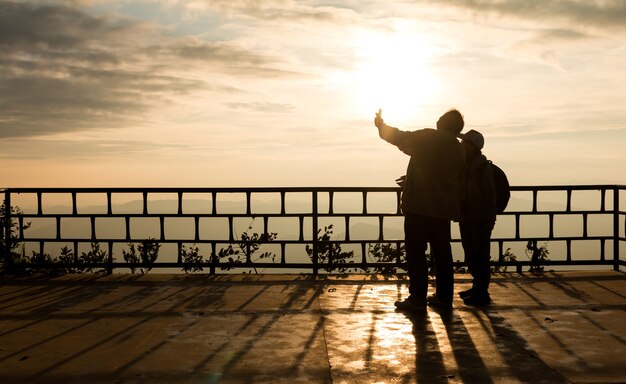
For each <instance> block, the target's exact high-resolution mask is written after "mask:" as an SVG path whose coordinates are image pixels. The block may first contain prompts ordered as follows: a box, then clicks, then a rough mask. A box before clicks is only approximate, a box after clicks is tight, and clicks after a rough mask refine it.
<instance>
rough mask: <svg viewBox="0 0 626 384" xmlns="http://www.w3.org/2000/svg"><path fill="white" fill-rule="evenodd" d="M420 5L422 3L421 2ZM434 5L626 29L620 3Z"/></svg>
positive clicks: (451, 1) (490, 0) (497, 0)
mask: <svg viewBox="0 0 626 384" xmlns="http://www.w3.org/2000/svg"><path fill="white" fill-rule="evenodd" d="M421 2H422V3H423V2H424V1H421ZM427 2H428V3H429V4H433V5H436V6H452V7H457V8H461V9H465V10H468V11H472V12H475V14H476V15H499V16H507V17H514V18H522V19H527V20H532V21H548V22H563V23H565V24H566V25H568V26H569V27H571V28H573V29H578V28H579V27H581V26H586V27H593V28H594V29H598V30H606V29H624V28H626V23H624V20H626V2H624V1H623V0H551V1H527V0H507V1H502V0H438V1H436V2H434V1H427Z"/></svg>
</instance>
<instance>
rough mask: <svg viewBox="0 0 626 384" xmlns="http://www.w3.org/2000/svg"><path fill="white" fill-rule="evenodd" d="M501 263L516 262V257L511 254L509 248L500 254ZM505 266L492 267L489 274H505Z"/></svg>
mask: <svg viewBox="0 0 626 384" xmlns="http://www.w3.org/2000/svg"><path fill="white" fill-rule="evenodd" d="M502 261H504V262H515V261H517V256H515V254H514V253H513V252H511V248H507V249H506V251H504V253H503V254H502ZM506 270H507V266H506V265H494V266H492V267H491V273H503V272H506Z"/></svg>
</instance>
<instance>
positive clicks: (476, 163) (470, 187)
mask: <svg viewBox="0 0 626 384" xmlns="http://www.w3.org/2000/svg"><path fill="white" fill-rule="evenodd" d="M497 212H498V208H497V205H496V186H495V183H494V181H493V171H492V169H491V167H490V166H489V163H488V161H487V158H486V157H485V156H484V155H478V156H475V157H474V158H472V159H471V160H470V161H469V162H468V163H467V164H466V166H465V170H464V171H463V177H462V178H461V221H465V220H495V219H496V215H497Z"/></svg>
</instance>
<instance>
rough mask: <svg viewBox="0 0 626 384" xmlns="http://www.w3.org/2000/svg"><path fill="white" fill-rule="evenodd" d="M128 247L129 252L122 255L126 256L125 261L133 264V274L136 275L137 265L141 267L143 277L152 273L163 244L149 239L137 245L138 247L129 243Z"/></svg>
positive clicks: (131, 269)
mask: <svg viewBox="0 0 626 384" xmlns="http://www.w3.org/2000/svg"><path fill="white" fill-rule="evenodd" d="M128 246H129V251H128V252H127V251H122V255H123V256H124V260H125V261H126V262H127V263H129V264H131V266H130V271H131V273H135V268H136V267H135V266H136V265H137V264H140V265H141V267H140V269H139V271H140V272H141V274H142V275H143V274H146V273H148V272H150V270H151V269H152V265H153V264H154V262H155V261H156V259H157V258H158V257H159V249H160V248H161V244H159V243H158V242H157V241H156V240H155V239H147V240H144V241H142V242H141V243H139V244H137V247H135V244H133V243H129V244H128Z"/></svg>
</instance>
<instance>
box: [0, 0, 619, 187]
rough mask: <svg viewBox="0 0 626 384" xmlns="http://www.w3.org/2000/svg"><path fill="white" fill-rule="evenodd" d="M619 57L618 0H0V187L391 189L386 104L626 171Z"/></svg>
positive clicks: (514, 151) (509, 155)
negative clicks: (457, 115) (452, 114)
mask: <svg viewBox="0 0 626 384" xmlns="http://www.w3.org/2000/svg"><path fill="white" fill-rule="evenodd" d="M624 68H626V1H623V0H580V1H579V0H551V1H526V0H508V1H507V0H436V1H435V0H431V1H428V0H414V1H368V0H328V1H290V0H258V1H246V0H190V1H183V0H161V1H159V0H133V1H130V0H124V1H122V0H119V1H117V0H106V1H104V0H102V1H101V0H74V1H61V0H59V1H5V0H0V187H144V186H145V187H231V186H233V187H259V186H273V187H290V186H355V187H361V186H365V187H366V186H393V185H395V184H394V180H395V179H396V178H397V177H398V176H400V175H402V174H403V173H404V172H405V170H406V165H407V163H408V157H407V156H406V155H404V154H403V153H402V152H400V151H399V150H398V149H397V148H395V147H393V146H391V145H389V144H388V143H386V142H384V141H382V140H381V139H380V138H379V137H378V133H377V130H376V128H375V127H374V125H373V118H374V114H375V112H376V111H377V110H378V109H379V108H381V109H382V114H383V117H384V119H385V122H386V123H388V124H389V125H392V126H396V127H398V128H400V129H403V130H416V129H421V128H428V127H434V126H435V122H436V121H437V118H438V117H439V116H440V115H441V114H443V113H444V112H446V111H447V110H449V109H450V108H457V109H459V110H460V111H461V113H462V114H463V115H464V117H465V122H466V130H469V129H476V130H478V131H480V132H482V133H483V135H484V136H485V141H486V144H485V148H484V150H483V152H484V154H485V155H486V156H487V157H488V158H489V159H491V160H493V161H494V162H495V163H496V164H498V165H499V166H500V167H501V168H503V169H504V170H505V171H506V172H507V175H508V177H509V180H510V182H511V184H512V185H562V184H575V185H579V184H625V183H626V151H625V150H624V145H625V144H626V71H625V70H624Z"/></svg>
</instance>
